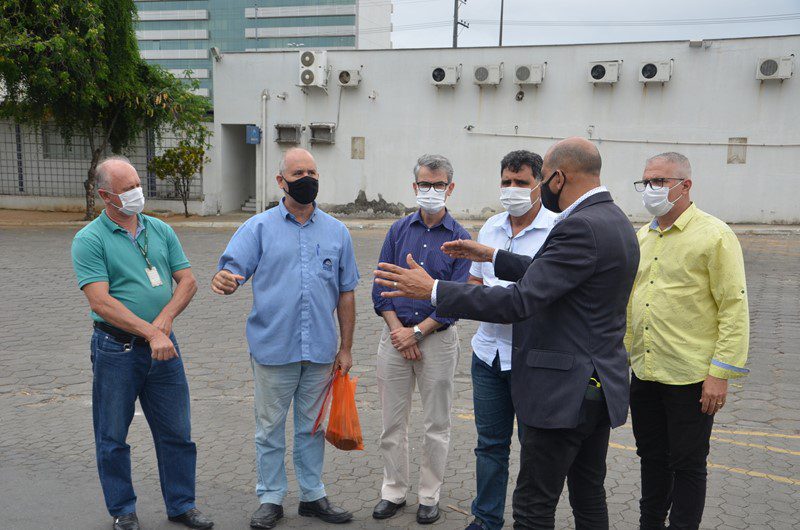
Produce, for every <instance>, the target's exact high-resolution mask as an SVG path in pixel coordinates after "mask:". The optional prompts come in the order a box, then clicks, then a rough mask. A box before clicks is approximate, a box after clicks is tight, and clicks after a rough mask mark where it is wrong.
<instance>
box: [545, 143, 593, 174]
mask: <svg viewBox="0 0 800 530" xmlns="http://www.w3.org/2000/svg"><path fill="white" fill-rule="evenodd" d="M602 165H603V161H602V159H601V158H600V151H598V150H597V147H595V145H594V144H593V143H592V142H590V141H589V140H587V139H585V138H579V137H576V136H574V137H572V138H565V139H564V140H561V141H560V142H557V143H556V144H555V145H553V146H552V147H551V148H550V149H548V151H547V153H546V154H545V155H544V167H545V168H547V169H548V170H549V171H550V172H551V173H552V172H553V171H555V170H558V169H560V170H561V171H563V172H564V173H567V174H571V175H576V176H587V177H599V176H600V168H601V166H602ZM545 176H549V175H547V174H545Z"/></svg>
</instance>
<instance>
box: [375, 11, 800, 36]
mask: <svg viewBox="0 0 800 530" xmlns="http://www.w3.org/2000/svg"><path fill="white" fill-rule="evenodd" d="M789 20H800V13H785V14H778V15H757V16H748V17H727V18H696V19H676V20H515V21H509V20H505V21H503V24H504V25H506V26H527V27H530V26H539V27H548V26H551V27H559V26H560V27H592V26H692V25H706V24H708V25H718V24H743V23H761V22H780V21H789ZM452 23H453V22H452V21H450V20H440V21H435V22H420V23H416V24H400V25H395V26H387V27H382V28H370V29H369V30H364V32H369V33H377V32H385V31H397V32H400V31H415V30H420V29H431V28H438V27H446V26H450V25H451V24H452ZM470 23H474V24H478V25H496V24H499V23H500V21H499V20H491V19H477V20H474V19H470Z"/></svg>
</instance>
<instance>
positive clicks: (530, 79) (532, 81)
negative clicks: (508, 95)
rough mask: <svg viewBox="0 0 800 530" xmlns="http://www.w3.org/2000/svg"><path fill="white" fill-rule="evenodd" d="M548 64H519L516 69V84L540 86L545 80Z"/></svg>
mask: <svg viewBox="0 0 800 530" xmlns="http://www.w3.org/2000/svg"><path fill="white" fill-rule="evenodd" d="M546 67H547V63H541V64H518V65H517V66H516V67H514V82H515V83H516V84H518V85H538V84H541V82H542V81H543V80H544V70H545V68H546Z"/></svg>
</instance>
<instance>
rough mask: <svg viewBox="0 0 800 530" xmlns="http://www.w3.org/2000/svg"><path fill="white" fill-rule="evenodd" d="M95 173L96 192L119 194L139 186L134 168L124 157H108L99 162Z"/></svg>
mask: <svg viewBox="0 0 800 530" xmlns="http://www.w3.org/2000/svg"><path fill="white" fill-rule="evenodd" d="M95 172H96V175H97V189H98V190H106V191H110V192H111V193H116V194H119V193H123V192H125V191H128V190H129V189H133V188H135V187H137V186H139V185H140V182H139V174H138V173H137V172H136V168H135V167H133V164H131V161H130V160H128V159H127V158H126V157H124V156H110V157H108V158H105V159H103V160H101V161H100V163H99V164H97V169H96V170H95Z"/></svg>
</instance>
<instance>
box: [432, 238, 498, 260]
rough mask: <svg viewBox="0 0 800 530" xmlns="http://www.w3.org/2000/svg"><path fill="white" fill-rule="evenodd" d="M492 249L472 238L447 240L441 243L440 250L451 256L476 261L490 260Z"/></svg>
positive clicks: (492, 253)
mask: <svg viewBox="0 0 800 530" xmlns="http://www.w3.org/2000/svg"><path fill="white" fill-rule="evenodd" d="M494 251H495V249H493V248H492V247H487V246H486V245H482V244H480V243H478V242H477V241H474V240H472V239H457V240H455V241H447V242H446V243H445V244H444V245H442V252H444V253H445V254H447V255H448V256H450V257H451V258H461V259H468V260H470V261H476V262H485V261H492V256H494Z"/></svg>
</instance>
